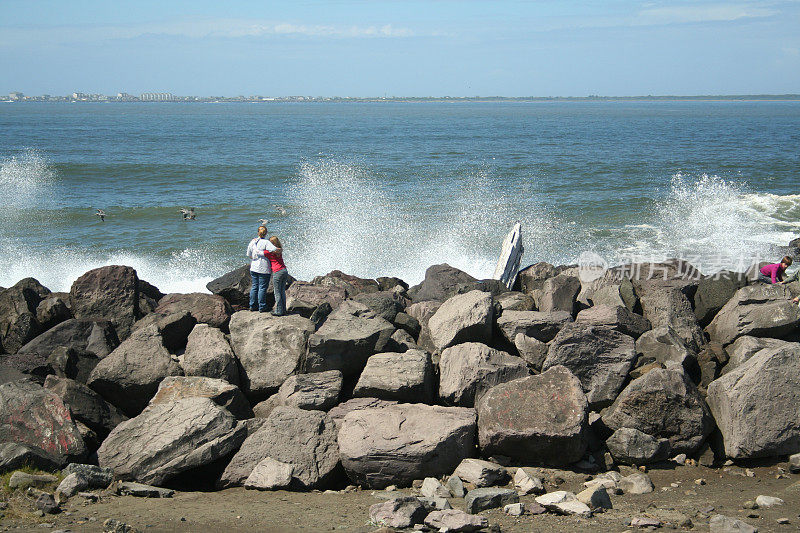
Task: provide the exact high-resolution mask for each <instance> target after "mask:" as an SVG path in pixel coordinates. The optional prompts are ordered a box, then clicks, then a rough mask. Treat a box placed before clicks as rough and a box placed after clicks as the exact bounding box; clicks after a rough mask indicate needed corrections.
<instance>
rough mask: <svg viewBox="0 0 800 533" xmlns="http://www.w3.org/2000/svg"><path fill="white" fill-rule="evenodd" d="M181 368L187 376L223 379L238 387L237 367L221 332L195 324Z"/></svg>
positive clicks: (211, 327) (225, 338) (207, 326)
mask: <svg viewBox="0 0 800 533" xmlns="http://www.w3.org/2000/svg"><path fill="white" fill-rule="evenodd" d="M181 366H182V367H183V371H184V372H185V373H186V375H187V376H204V377H207V378H218V379H224V380H225V381H227V382H228V383H232V384H233V385H239V366H238V365H237V364H236V356H235V355H234V354H233V349H232V348H231V345H230V342H228V338H227V337H226V336H225V334H224V333H223V332H222V330H220V329H217V328H216V327H213V326H210V325H208V324H197V325H196V326H195V327H194V329H192V332H191V333H190V334H189V337H188V339H187V341H186V350H185V351H184V352H183V356H182V357H181Z"/></svg>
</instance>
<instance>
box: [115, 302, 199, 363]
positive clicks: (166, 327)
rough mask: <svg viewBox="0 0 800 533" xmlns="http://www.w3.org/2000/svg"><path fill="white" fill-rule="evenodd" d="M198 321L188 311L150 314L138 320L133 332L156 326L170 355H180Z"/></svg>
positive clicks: (132, 329)
mask: <svg viewBox="0 0 800 533" xmlns="http://www.w3.org/2000/svg"><path fill="white" fill-rule="evenodd" d="M195 324H197V320H195V318H194V317H193V316H192V315H191V313H189V312H188V311H175V312H173V313H169V314H166V315H164V314H161V313H148V314H147V315H146V316H144V317H143V318H142V319H141V320H138V321H137V322H136V323H135V324H134V325H133V327H132V328H131V331H135V330H138V329H142V328H147V327H150V326H155V327H156V329H158V333H159V335H161V342H162V343H163V344H164V347H165V348H166V349H167V350H168V351H169V352H170V353H178V352H180V351H181V350H183V349H185V348H186V339H187V338H188V337H189V333H191V332H192V328H194V325H195Z"/></svg>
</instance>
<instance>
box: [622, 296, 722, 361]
mask: <svg viewBox="0 0 800 533" xmlns="http://www.w3.org/2000/svg"><path fill="white" fill-rule="evenodd" d="M635 285H636V292H637V294H638V295H639V301H640V302H641V304H642V311H643V314H644V317H645V318H646V319H648V320H649V321H650V324H651V325H652V326H653V327H654V328H657V327H660V326H670V327H672V329H673V330H675V333H677V335H678V336H679V337H680V338H681V339H683V341H684V342H685V343H686V345H687V346H688V347H689V348H690V349H692V350H694V351H699V350H700V347H701V346H702V345H703V344H705V337H704V336H703V331H702V330H701V329H700V326H699V325H698V324H697V318H696V317H695V315H694V310H693V309H692V304H691V301H690V300H689V297H688V296H687V294H686V291H688V290H689V289H688V288H687V287H692V286H691V285H685V284H683V282H680V281H662V280H647V281H641V282H638V283H636V284H635ZM712 340H713V339H712Z"/></svg>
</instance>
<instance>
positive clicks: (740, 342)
mask: <svg viewBox="0 0 800 533" xmlns="http://www.w3.org/2000/svg"><path fill="white" fill-rule="evenodd" d="M790 345H791V343H789V342H787V341H782V340H778V339H770V338H769V337H751V336H749V335H743V336H741V337H739V338H738V339H736V340H735V341H734V342H733V343H732V344H729V345H728V347H727V348H726V351H727V353H728V357H729V359H728V364H727V365H725V368H724V372H725V373H726V374H727V373H728V372H730V371H731V370H733V369H734V368H738V367H740V366H741V365H743V364H744V363H746V362H747V360H748V359H750V358H751V357H753V356H754V355H755V354H757V353H758V352H760V351H761V350H763V349H764V348H780V347H784V346H787V347H788V346H790Z"/></svg>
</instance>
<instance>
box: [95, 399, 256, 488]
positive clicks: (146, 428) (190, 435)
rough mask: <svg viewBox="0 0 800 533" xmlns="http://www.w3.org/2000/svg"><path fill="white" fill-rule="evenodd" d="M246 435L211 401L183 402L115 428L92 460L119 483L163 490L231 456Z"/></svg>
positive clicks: (160, 407)
mask: <svg viewBox="0 0 800 533" xmlns="http://www.w3.org/2000/svg"><path fill="white" fill-rule="evenodd" d="M246 434H247V429H246V427H245V426H244V424H239V425H237V422H236V418H235V417H234V416H233V415H232V414H231V413H230V412H228V411H227V410H226V409H223V408H221V407H219V406H218V405H216V404H215V403H214V402H213V401H211V400H210V399H208V398H184V399H181V400H178V401H176V402H170V403H164V404H158V405H153V406H151V407H150V408H149V409H147V410H146V411H144V412H143V413H142V414H140V415H139V416H137V417H136V418H132V419H130V420H128V421H126V422H123V423H122V424H120V425H119V426H117V427H116V428H115V429H114V431H112V432H111V434H110V435H109V436H108V437H107V438H106V440H104V441H103V444H102V445H101V446H100V449H99V450H97V458H98V461H99V463H100V466H103V467H107V468H111V469H112V470H113V471H114V474H115V475H116V476H117V477H119V478H120V479H123V480H134V481H139V482H141V483H147V484H150V485H162V484H163V483H164V482H166V481H169V480H170V479H171V478H173V477H175V476H177V475H178V474H181V473H183V472H187V471H190V470H194V469H196V468H202V467H204V466H207V465H209V464H211V463H213V462H214V461H217V460H219V459H222V458H224V457H226V456H228V455H230V454H232V453H233V452H234V451H235V450H236V449H237V448H238V447H239V445H240V444H241V443H242V441H243V440H244V438H245V435H246Z"/></svg>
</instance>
